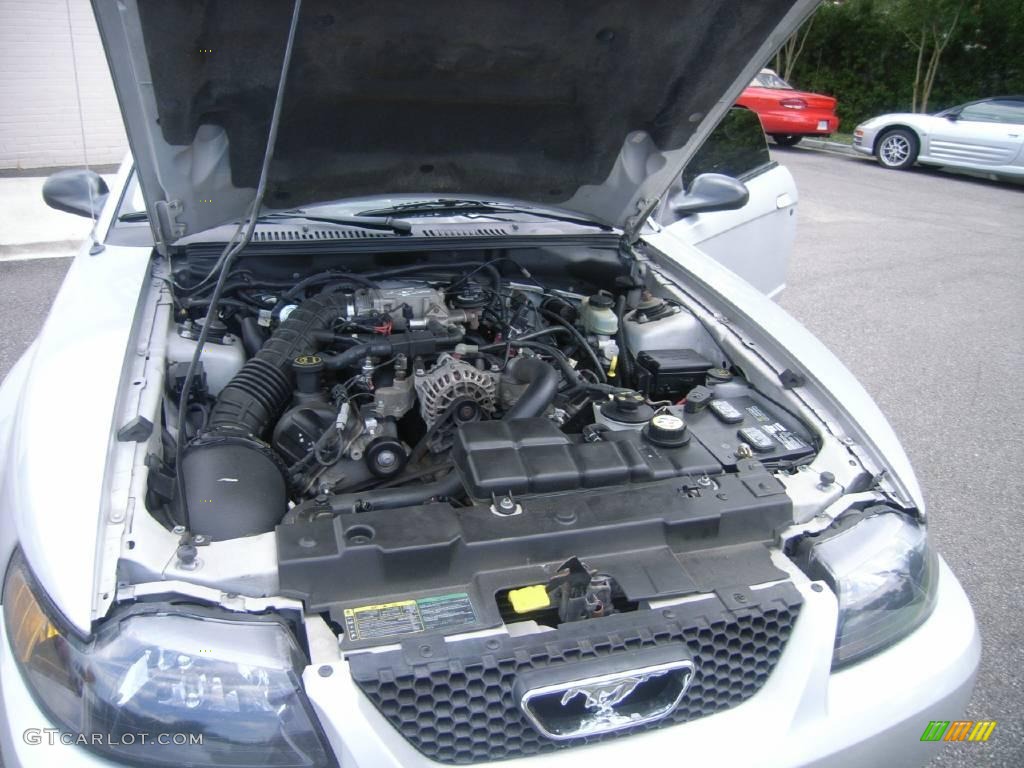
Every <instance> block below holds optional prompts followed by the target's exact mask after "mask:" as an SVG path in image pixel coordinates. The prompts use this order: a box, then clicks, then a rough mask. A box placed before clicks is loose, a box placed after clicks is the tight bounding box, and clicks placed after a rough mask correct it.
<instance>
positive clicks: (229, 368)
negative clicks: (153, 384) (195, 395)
mask: <svg viewBox="0 0 1024 768" xmlns="http://www.w3.org/2000/svg"><path fill="white" fill-rule="evenodd" d="M200 322H201V321H200ZM215 323H217V326H216V327H211V328H210V332H209V334H207V339H206V346H205V347H204V348H203V356H202V357H201V358H200V360H201V361H202V363H203V371H205V372H206V387H207V389H208V390H209V392H210V394H211V395H216V394H217V393H218V392H220V391H221V390H222V389H224V387H225V386H226V385H227V383H228V382H229V381H231V378H232V377H233V376H234V375H235V374H236V373H238V371H239V370H240V369H241V367H242V366H243V365H244V364H245V350H244V349H242V342H241V340H239V338H238V337H237V336H233V335H232V334H230V333H227V329H226V328H224V327H223V323H221V322H220V321H215ZM199 331H200V327H199V324H198V323H197V324H195V325H193V324H188V325H180V326H172V327H171V330H170V334H169V335H168V338H167V362H168V363H188V362H191V361H192V355H194V354H195V351H196V338H197V337H198V336H199Z"/></svg>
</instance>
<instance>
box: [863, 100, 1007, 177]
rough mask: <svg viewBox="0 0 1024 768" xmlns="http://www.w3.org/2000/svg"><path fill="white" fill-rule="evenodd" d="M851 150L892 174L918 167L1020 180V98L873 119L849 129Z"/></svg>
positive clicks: (980, 101) (979, 102)
mask: <svg viewBox="0 0 1024 768" xmlns="http://www.w3.org/2000/svg"><path fill="white" fill-rule="evenodd" d="M853 148H854V149H855V150H857V151H858V152H861V153H862V154H865V155H874V156H875V157H877V158H878V162H879V163H881V164H882V165H883V166H884V167H886V168H892V169H895V170H905V169H907V168H910V167H911V166H913V165H914V164H915V163H920V164H921V165H932V166H941V167H946V168H959V169H963V170H968V171H980V172H984V173H988V174H992V175H995V176H1000V177H1006V178H1024V96H997V97H993V98H988V99H979V100H978V101H972V102H968V103H967V104H962V105H960V106H958V107H951V108H950V109H945V110H943V111H942V112H938V113H936V114H934V115H921V114H914V113H899V114H890V115H880V116H879V117H873V118H871V119H870V120H868V121H867V122H864V123H861V124H860V125H858V126H857V127H856V129H854V131H853Z"/></svg>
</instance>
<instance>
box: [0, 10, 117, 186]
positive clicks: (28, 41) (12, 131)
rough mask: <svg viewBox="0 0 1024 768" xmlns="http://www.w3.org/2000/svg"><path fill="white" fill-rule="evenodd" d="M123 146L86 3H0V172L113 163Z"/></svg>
mask: <svg viewBox="0 0 1024 768" xmlns="http://www.w3.org/2000/svg"><path fill="white" fill-rule="evenodd" d="M69 11H70V13H69ZM69 17H70V18H69ZM72 41H73V45H72ZM72 51H73V53H72ZM74 64H77V69H78V90H77V93H76V88H75V67H74ZM79 99H80V100H81V111H82V117H83V122H84V126H85V144H84V146H83V142H82V126H81V125H80V121H79ZM127 148H128V142H127V139H126V138H125V134H124V126H123V125H122V122H121V112H120V110H119V109H118V106H117V100H116V98H115V97H114V87H113V85H112V83H111V80H110V72H109V70H108V68H107V60H106V58H105V56H104V54H103V47H102V45H101V44H100V38H99V32H98V31H97V29H96V21H95V19H94V18H93V15H92V8H91V7H90V5H89V0H0V169H10V168H21V169H28V168H41V167H52V166H81V165H84V164H85V163H86V161H87V160H88V162H89V163H90V164H92V165H101V164H109V163H117V162H120V161H121V159H122V157H123V156H124V154H125V152H126V151H127Z"/></svg>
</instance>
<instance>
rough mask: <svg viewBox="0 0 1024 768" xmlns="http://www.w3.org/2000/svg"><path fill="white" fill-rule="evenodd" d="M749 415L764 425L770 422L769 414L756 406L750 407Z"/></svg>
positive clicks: (748, 408) (748, 407)
mask: <svg viewBox="0 0 1024 768" xmlns="http://www.w3.org/2000/svg"><path fill="white" fill-rule="evenodd" d="M747 413H749V414H750V415H751V416H753V417H754V420H755V421H757V422H760V423H761V424H764V423H765V422H766V421H768V414H767V413H765V412H764V411H762V410H761V409H760V408H758V407H757V406H756V405H748V406H747Z"/></svg>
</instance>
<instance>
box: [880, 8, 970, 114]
mask: <svg viewBox="0 0 1024 768" xmlns="http://www.w3.org/2000/svg"><path fill="white" fill-rule="evenodd" d="M893 5H894V8H893V14H892V15H893V19H894V21H895V22H896V23H897V24H898V25H899V27H900V29H901V30H902V31H903V34H904V36H905V37H906V38H907V41H908V42H909V43H910V46H911V48H912V49H913V50H914V51H916V52H917V66H916V67H915V69H914V91H913V97H912V99H911V108H910V109H911V111H912V112H927V111H928V99H929V98H930V97H931V94H932V88H933V87H934V85H935V76H936V75H937V74H938V71H939V62H940V60H941V59H942V54H943V52H944V51H945V50H946V48H947V47H948V46H949V44H950V42H951V41H952V40H953V38H954V33H955V32H956V29H957V26H958V25H959V24H960V22H961V21H962V20H963V17H964V12H965V9H966V6H967V0H897V2H895V3H894V4H893Z"/></svg>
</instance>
